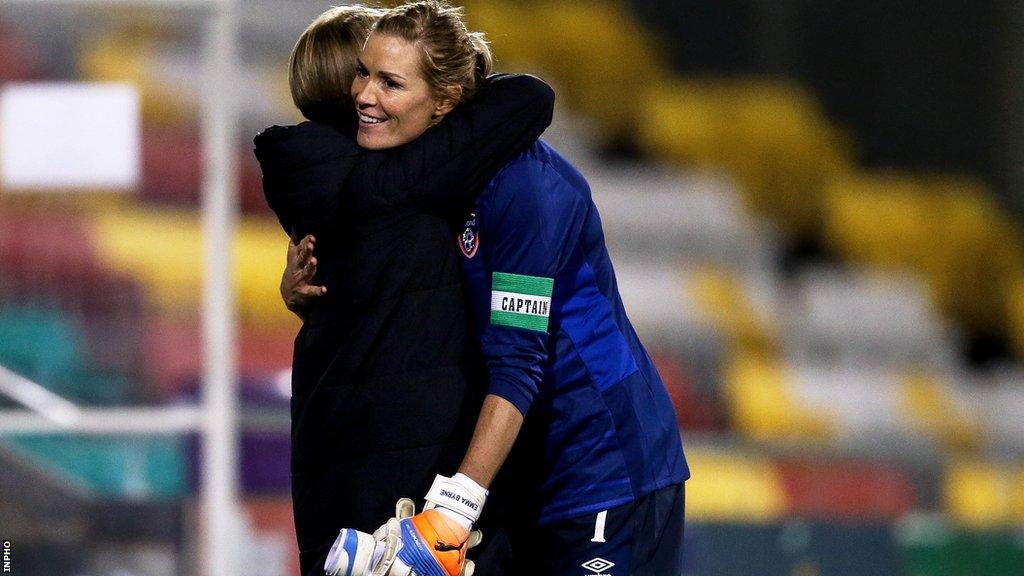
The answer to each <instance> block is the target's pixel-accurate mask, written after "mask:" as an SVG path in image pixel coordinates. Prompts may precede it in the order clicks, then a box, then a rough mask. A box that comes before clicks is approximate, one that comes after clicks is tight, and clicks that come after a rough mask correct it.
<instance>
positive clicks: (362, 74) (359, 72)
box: [356, 66, 370, 78]
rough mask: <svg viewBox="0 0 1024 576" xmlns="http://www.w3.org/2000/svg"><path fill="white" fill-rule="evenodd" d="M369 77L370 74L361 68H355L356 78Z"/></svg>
mask: <svg viewBox="0 0 1024 576" xmlns="http://www.w3.org/2000/svg"><path fill="white" fill-rule="evenodd" d="M369 75H370V73H369V72H367V71H366V68H363V67H362V66H356V76H359V77H360V78H366V77H367V76H369Z"/></svg>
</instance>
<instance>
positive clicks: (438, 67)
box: [373, 0, 494, 103]
mask: <svg viewBox="0 0 1024 576" xmlns="http://www.w3.org/2000/svg"><path fill="white" fill-rule="evenodd" d="M373 31H374V32H376V33H379V34H387V35H390V36H396V37H398V38H402V39H403V40H406V41H407V42H410V43H413V44H415V45H418V46H419V47H420V48H422V50H421V58H420V64H421V71H422V72H423V77H424V78H426V81H427V85H428V86H430V89H431V91H432V92H433V95H434V97H436V98H450V99H452V100H454V101H455V102H456V103H459V102H465V101H467V100H469V99H471V98H472V97H473V96H474V95H475V94H476V92H477V90H478V89H479V88H480V86H481V84H482V82H483V80H484V78H486V77H487V75H488V74H490V73H491V68H492V66H493V65H494V60H493V57H492V56H491V49H490V46H489V45H488V43H487V40H486V39H485V38H484V35H483V33H481V32H469V31H468V30H467V29H466V25H465V23H464V22H463V21H462V8H456V7H454V6H452V5H451V4H449V3H448V2H445V1H444V0H422V1H420V2H410V3H408V4H403V5H401V6H398V7H397V8H393V9H391V10H388V11H387V12H386V13H384V15H383V16H381V18H380V19H379V20H377V23H376V24H374V26H373Z"/></svg>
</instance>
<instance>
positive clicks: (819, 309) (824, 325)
mask: <svg viewBox="0 0 1024 576" xmlns="http://www.w3.org/2000/svg"><path fill="white" fill-rule="evenodd" d="M795 284H796V290H795V291H794V292H795V294H794V296H795V297H794V298H793V299H792V300H791V302H792V304H793V309H792V310H791V316H790V318H791V322H790V323H789V324H788V330H787V331H786V333H785V334H786V335H785V339H786V348H787V354H788V356H789V357H790V358H793V359H794V360H795V361H798V362H803V363H817V364H839V365H847V366H878V367H884V366H890V367H896V368H898V367H903V366H908V365H913V366H930V367H933V368H935V369H940V370H941V369H947V368H950V367H952V366H953V365H955V364H956V351H955V349H954V343H953V334H952V332H951V331H950V329H949V328H948V327H947V325H946V322H944V320H943V319H942V318H941V317H940V315H939V313H938V310H936V309H935V306H934V303H933V301H932V299H931V295H930V293H929V292H928V290H927V287H926V285H924V284H923V283H922V282H921V281H919V280H918V279H917V278H916V277H915V276H913V275H910V274H902V275H899V274H892V273H890V274H886V273H880V272H874V273H872V272H870V271H860V270H849V271H840V270H838V269H828V268H814V269H808V270H805V271H803V272H802V273H801V274H800V275H799V276H798V277H797V279H796V282H795Z"/></svg>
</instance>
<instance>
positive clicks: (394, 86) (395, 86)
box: [384, 80, 402, 90]
mask: <svg viewBox="0 0 1024 576" xmlns="http://www.w3.org/2000/svg"><path fill="white" fill-rule="evenodd" d="M384 85H385V86H387V87H388V88H391V89H394V90H397V89H399V88H401V87H402V85H401V84H399V83H398V82H395V81H394V80H385V81H384Z"/></svg>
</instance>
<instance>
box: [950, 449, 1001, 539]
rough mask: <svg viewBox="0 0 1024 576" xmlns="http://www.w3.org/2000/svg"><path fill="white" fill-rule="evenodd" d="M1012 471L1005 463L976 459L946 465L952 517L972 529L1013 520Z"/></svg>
mask: <svg viewBox="0 0 1024 576" xmlns="http://www.w3.org/2000/svg"><path fill="white" fill-rule="evenodd" d="M1011 483H1012V475H1011V474H1010V472H1009V471H1008V470H1007V469H1005V468H1004V467H1001V466H997V465H995V464H992V463H988V462H980V461H973V460H958V461H954V462H953V463H952V464H950V465H949V467H948V468H947V469H946V474H945V478H944V486H943V498H944V501H945V505H946V510H947V511H948V513H949V515H950V517H952V518H953V519H954V520H955V521H956V522H958V523H960V524H962V525H963V526H965V527H968V528H973V529H992V528H1002V527H1005V526H1006V525H1008V524H1009V523H1010V522H1012V520H1013V509H1012V506H1011V504H1012V498H1011V489H1012V487H1011Z"/></svg>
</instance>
